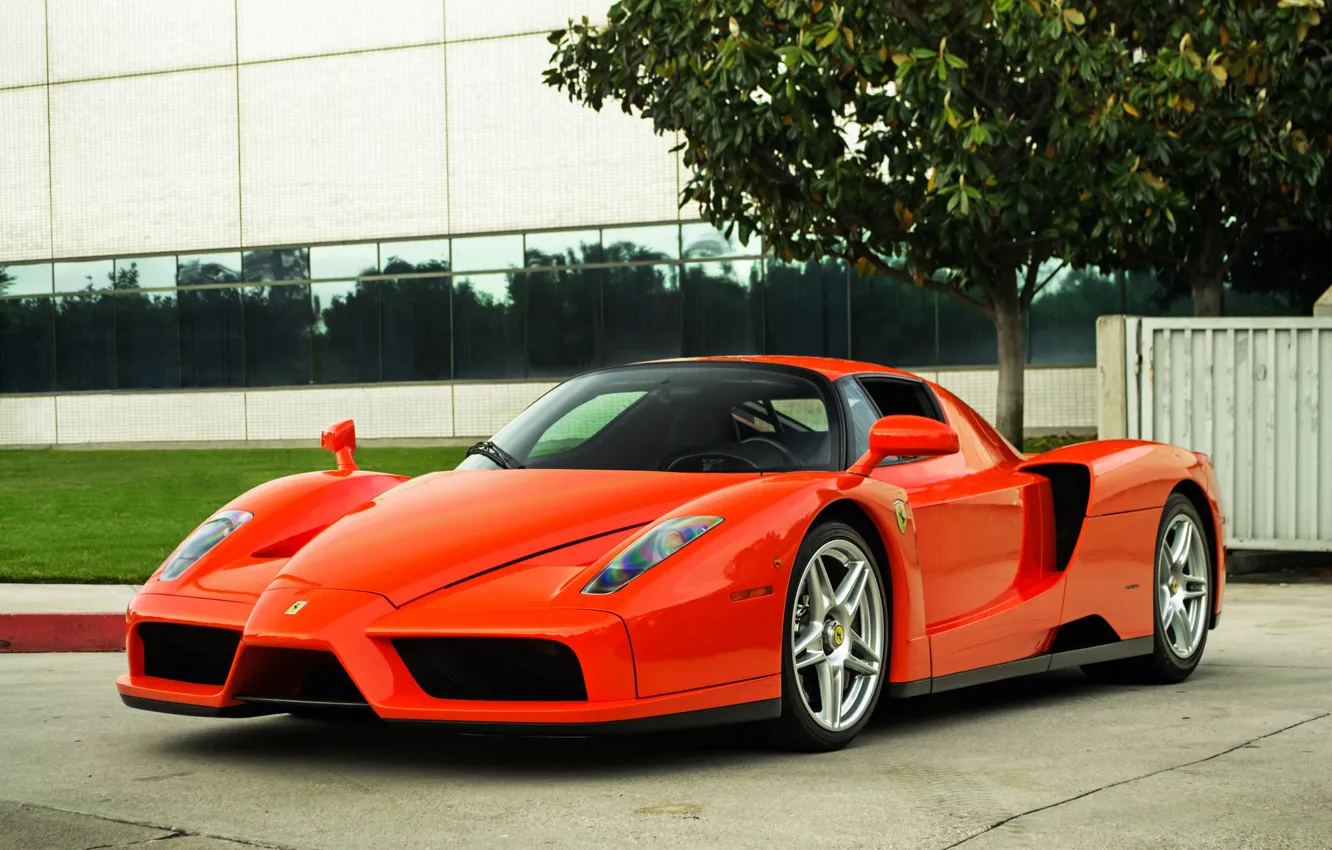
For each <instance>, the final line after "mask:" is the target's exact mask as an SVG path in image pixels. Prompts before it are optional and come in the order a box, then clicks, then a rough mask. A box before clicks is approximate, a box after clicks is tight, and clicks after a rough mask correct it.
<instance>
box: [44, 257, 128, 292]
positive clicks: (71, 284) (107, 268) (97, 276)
mask: <svg viewBox="0 0 1332 850" xmlns="http://www.w3.org/2000/svg"><path fill="white" fill-rule="evenodd" d="M113 271H114V269H113V265H112V263H111V261H110V260H87V261H84V262H77V263H56V264H55V291H56V292H83V291H85V290H94V289H110V288H111V282H112V280H113V279H114V277H115V276H114V274H113Z"/></svg>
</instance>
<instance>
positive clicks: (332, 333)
mask: <svg viewBox="0 0 1332 850" xmlns="http://www.w3.org/2000/svg"><path fill="white" fill-rule="evenodd" d="M310 297H311V299H312V300H313V309H314V355H313V356H314V382H315V383H316V384H364V383H373V382H376V381H378V380H380V372H379V284H378V283H377V282H375V281H359V282H358V281H354V280H341V281H334V282H333V283H318V284H314V285H312V286H311V287H310Z"/></svg>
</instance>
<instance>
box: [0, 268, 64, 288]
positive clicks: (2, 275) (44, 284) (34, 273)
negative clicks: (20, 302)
mask: <svg viewBox="0 0 1332 850" xmlns="http://www.w3.org/2000/svg"><path fill="white" fill-rule="evenodd" d="M51 291H52V289H51V264H50V263H35V264H33V265H26V266H0V295H50V294H51Z"/></svg>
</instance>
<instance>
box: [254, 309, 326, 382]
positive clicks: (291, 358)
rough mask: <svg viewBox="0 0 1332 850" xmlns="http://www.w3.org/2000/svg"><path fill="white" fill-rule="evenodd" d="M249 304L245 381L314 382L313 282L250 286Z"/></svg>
mask: <svg viewBox="0 0 1332 850" xmlns="http://www.w3.org/2000/svg"><path fill="white" fill-rule="evenodd" d="M241 301H242V302H243V304H244V308H245V385H246V386H248V387H287V386H301V385H303V384H308V383H310V380H311V373H310V331H311V323H312V320H313V317H312V315H311V310H310V286H309V285H308V284H290V285H287V286H249V287H246V288H245V289H243V290H241Z"/></svg>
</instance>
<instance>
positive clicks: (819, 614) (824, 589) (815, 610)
mask: <svg viewBox="0 0 1332 850" xmlns="http://www.w3.org/2000/svg"><path fill="white" fill-rule="evenodd" d="M805 587H806V588H808V590H809V613H810V615H811V618H812V619H813V620H814V621H815V622H817V623H821V622H823V619H824V618H825V617H827V616H828V609H829V608H830V607H832V601H833V595H832V582H831V581H829V580H828V571H827V570H826V569H824V566H823V559H822V558H817V557H816V558H814V559H813V560H812V561H811V562H810V564H809V576H808V577H807V578H806V579H805Z"/></svg>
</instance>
